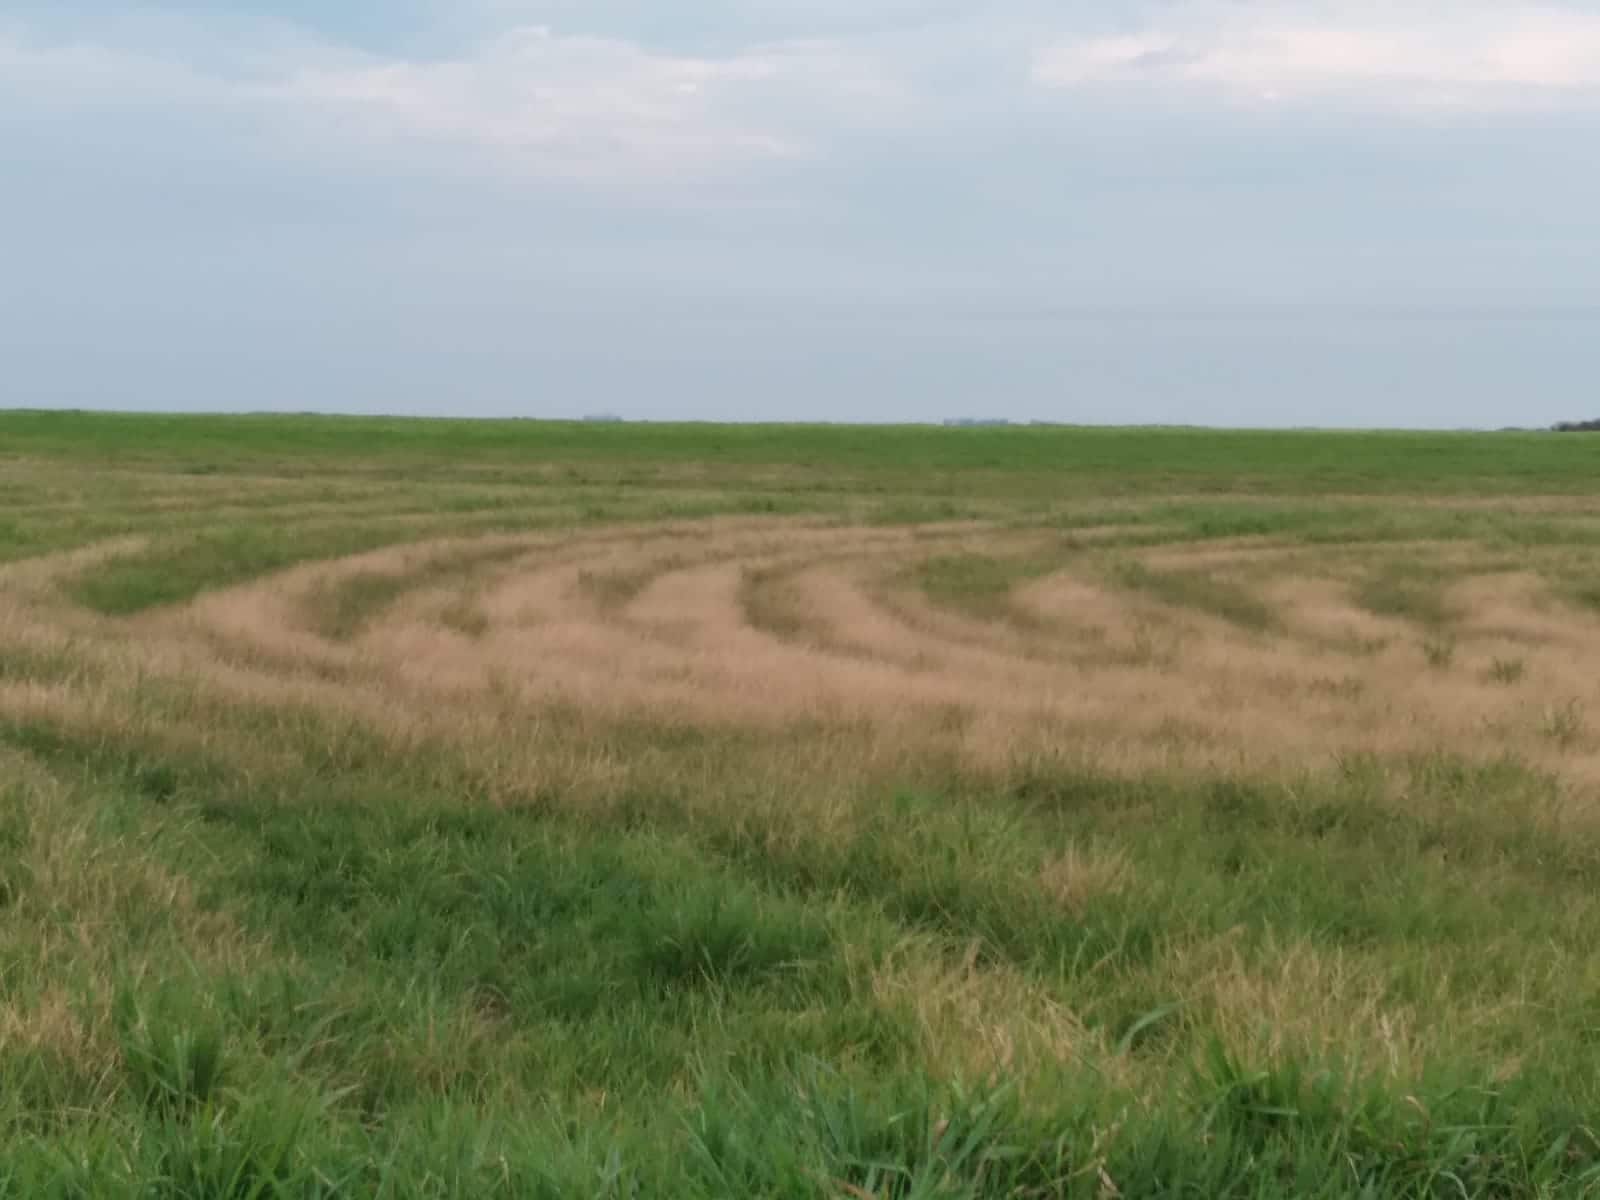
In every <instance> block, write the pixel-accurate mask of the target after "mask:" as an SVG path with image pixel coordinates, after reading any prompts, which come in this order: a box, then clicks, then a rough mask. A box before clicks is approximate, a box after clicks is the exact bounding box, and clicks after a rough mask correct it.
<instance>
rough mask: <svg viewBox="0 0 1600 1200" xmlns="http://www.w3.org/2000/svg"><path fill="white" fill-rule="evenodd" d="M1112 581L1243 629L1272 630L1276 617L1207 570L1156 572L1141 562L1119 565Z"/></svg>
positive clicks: (1249, 595)
mask: <svg viewBox="0 0 1600 1200" xmlns="http://www.w3.org/2000/svg"><path fill="white" fill-rule="evenodd" d="M1112 578H1113V580H1114V581H1115V582H1116V583H1117V584H1119V585H1120V586H1122V587H1125V588H1128V589H1130V590H1132V591H1136V592H1143V593H1145V594H1146V595H1149V596H1152V597H1154V598H1155V599H1157V600H1159V601H1161V602H1162V603H1163V604H1170V605H1172V606H1173V607H1175V608H1188V609H1193V610H1194V611H1196V612H1200V613H1204V614H1206V615H1207V616H1211V617H1218V618H1221V619H1222V620H1224V621H1228V622H1230V623H1232V624H1234V625H1238V626H1240V627H1241V628H1243V629H1249V630H1254V631H1257V632H1260V631H1262V630H1269V629H1273V628H1275V627H1276V625H1277V623H1278V622H1277V617H1276V615H1275V614H1274V613H1273V611H1272V609H1271V608H1270V607H1269V606H1268V605H1266V604H1265V603H1263V602H1262V601H1261V600H1259V599H1257V598H1256V597H1255V596H1253V595H1252V594H1251V593H1250V592H1248V591H1246V590H1245V589H1244V588H1242V587H1240V586H1239V585H1238V584H1236V583H1233V582H1231V581H1229V580H1227V579H1222V578H1219V577H1217V576H1215V575H1213V574H1210V573H1209V572H1206V571H1194V570H1182V571H1167V570H1154V569H1152V568H1150V567H1147V566H1145V565H1144V564H1142V563H1138V562H1124V563H1119V564H1117V566H1116V567H1115V568H1114V569H1113V571H1112Z"/></svg>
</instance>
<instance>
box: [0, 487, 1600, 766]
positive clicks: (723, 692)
mask: <svg viewBox="0 0 1600 1200" xmlns="http://www.w3.org/2000/svg"><path fill="white" fill-rule="evenodd" d="M140 544H141V543H140V542H139V541H137V540H124V541H118V542H111V543H101V544H99V545H95V546H91V547H88V548H87V549H81V550H76V551H72V552H70V553H67V554H62V555H54V556H50V557H47V558H42V559H35V560H32V561H29V562H27V563H24V564H15V565H13V566H11V567H9V568H6V571H5V574H4V576H3V577H0V578H3V581H4V594H5V596H6V597H7V600H6V604H7V607H6V608H5V610H4V612H5V616H4V619H3V620H0V643H10V644H13V645H18V646H29V647H34V648H46V649H48V648H49V647H51V646H53V645H55V646H59V645H65V644H66V639H68V638H70V639H72V643H71V644H72V646H73V653H74V654H75V655H79V656H81V657H82V658H83V660H84V661H85V662H86V663H98V664H99V666H100V669H102V670H104V671H110V672H112V675H111V677H110V678H100V679H98V680H91V679H88V678H84V679H80V680H77V681H75V682H72V681H68V682H61V681H52V682H49V683H47V684H39V683H35V684H30V685H27V686H21V685H16V684H13V685H10V686H7V687H5V688H4V689H0V708H3V709H4V710H5V711H8V712H27V711H29V710H38V709H42V708H47V709H50V710H52V711H55V712H56V713H57V715H60V716H66V715H68V714H70V713H77V714H78V715H79V716H80V717H82V718H83V719H85V720H88V719H90V716H91V714H97V713H98V714H100V716H99V717H96V718H95V719H102V718H105V719H110V718H109V717H107V714H108V713H109V712H110V711H111V710H112V709H114V707H115V706H114V704H112V703H110V701H109V699H108V695H107V691H106V690H107V689H111V690H112V692H113V693H114V690H115V688H116V687H118V686H120V684H119V682H118V681H119V680H126V679H129V678H133V677H137V676H140V675H141V674H152V673H153V674H154V675H157V676H161V677H165V678H169V679H173V680H180V681H185V682H187V683H188V684H191V685H193V686H195V687H198V688H200V689H201V690H206V689H214V690H216V691H217V692H219V693H221V694H223V695H226V696H231V697H233V698H235V699H238V700H250V701H253V702H269V703H279V704H305V705H309V706H314V707H318V708H323V709H332V710H335V711H339V712H343V713H346V714H348V715H350V716H352V717H354V718H359V719H362V720H370V721H372V722H375V723H376V724H377V725H378V726H379V727H380V728H383V729H387V730H389V731H390V732H391V733H392V734H393V736H396V737H401V738H405V739H407V740H410V739H413V738H415V737H417V736H421V735H422V734H423V733H424V732H426V731H428V730H440V729H443V730H447V731H452V733H454V732H458V731H460V730H461V729H462V728H464V727H472V728H478V729H482V730H485V731H487V732H485V733H484V735H483V736H485V737H487V736H498V735H499V734H501V733H502V732H503V730H504V728H505V727H506V710H507V707H508V706H509V709H510V711H511V712H512V713H513V714H515V713H517V712H519V711H520V712H521V714H522V715H521V717H520V718H519V719H522V720H523V721H524V723H525V724H526V719H527V713H528V712H529V711H532V708H533V707H534V706H542V705H547V704H551V703H555V704H558V705H561V706H565V707H567V708H569V709H572V710H576V711H580V712H587V713H590V714H592V716H593V718H594V719H595V720H596V721H598V722H600V723H602V724H604V723H606V722H616V721H626V720H630V719H658V718H659V717H660V716H661V715H662V714H666V713H670V714H674V715H675V716H676V717H678V718H680V719H684V720H688V721H693V722H698V723H701V724H704V725H708V726H710V727H715V728H741V727H744V728H750V729H757V728H760V729H768V730H771V729H777V728H786V727H802V728H807V729H816V728H819V727H826V726H829V725H830V724H831V725H840V724H842V725H846V726H856V725H863V724H864V725H865V727H867V728H869V729H871V730H872V731H873V737H872V738H871V739H869V740H872V741H879V740H885V739H891V738H892V739H899V740H900V741H901V743H902V747H903V753H902V754H899V755H896V757H914V756H915V755H917V754H938V755H940V756H942V757H944V758H946V759H948V756H949V754H950V753H952V752H954V753H955V754H957V755H958V756H959V757H960V758H961V759H963V760H964V761H965V763H966V765H967V766H969V767H971V768H972V769H976V770H980V771H1003V770H1007V769H1010V768H1012V767H1014V766H1016V765H1017V764H1018V763H1019V762H1026V761H1030V760H1037V759H1038V757H1039V756H1041V755H1046V756H1050V757H1052V758H1055V759H1062V758H1074V757H1076V758H1079V759H1082V760H1085V761H1094V762H1097V763H1100V764H1101V765H1118V766H1120V767H1123V768H1126V769H1128V770H1137V769H1141V768H1149V767H1152V766H1157V767H1162V768H1166V767H1182V766H1185V765H1212V766H1215V765H1225V766H1230V767H1233V766H1238V767H1248V768H1257V769H1268V770H1271V769H1299V768H1304V767H1305V766H1308V765H1315V764H1316V763H1318V762H1331V761H1334V760H1336V759H1339V758H1341V757H1343V756H1348V755H1350V754H1353V753H1362V752H1370V753H1379V754H1395V753H1400V754H1404V753H1418V752H1427V751H1431V750H1436V749H1440V748H1450V749H1457V750H1461V751H1463V752H1465V753H1467V754H1469V755H1472V754H1478V753H1481V754H1485V755H1494V754H1503V753H1517V754H1519V755H1523V756H1525V757H1526V758H1527V759H1528V760H1529V761H1531V762H1534V763H1537V764H1540V765H1543V766H1547V767H1549V768H1551V769H1553V770H1556V771H1558V772H1562V773H1565V774H1567V775H1568V776H1569V777H1571V778H1572V779H1574V780H1582V781H1587V780H1589V779H1591V778H1593V777H1594V776H1595V775H1596V774H1597V773H1600V742H1597V741H1596V737H1595V734H1594V732H1593V731H1591V730H1590V729H1589V728H1588V726H1587V724H1586V723H1585V722H1584V721H1583V720H1582V719H1581V714H1582V713H1583V712H1584V711H1585V710H1587V709H1589V708H1592V707H1594V706H1595V705H1596V702H1597V701H1600V685H1597V684H1596V675H1595V672H1594V670H1593V664H1595V663H1596V662H1600V622H1596V621H1595V620H1594V619H1593V618H1592V617H1591V616H1590V615H1589V614H1586V613H1583V612H1580V611H1578V610H1575V609H1573V608H1571V607H1569V606H1567V605H1565V604H1562V603H1561V602H1560V601H1559V600H1558V599H1557V598H1556V596H1555V594H1554V592H1553V591H1552V590H1551V587H1550V586H1549V585H1548V584H1547V583H1546V582H1545V580H1544V578H1543V576H1541V575H1539V574H1537V573H1536V572H1534V571H1532V570H1527V571H1522V572H1518V573H1514V574H1506V573H1504V572H1503V571H1500V570H1498V569H1490V570H1487V571H1485V572H1482V573H1476V574H1475V573H1474V572H1473V564H1474V562H1475V561H1476V562H1481V563H1483V564H1484V566H1485V567H1488V568H1494V567H1495V566H1496V562H1495V561H1494V560H1492V559H1490V560H1485V559H1483V558H1482V556H1480V557H1479V558H1478V559H1474V557H1473V555H1472V553H1471V551H1470V548H1467V549H1463V548H1462V547H1461V546H1460V545H1457V544H1439V545H1433V546H1430V545H1427V544H1419V545H1418V546H1416V547H1408V548H1407V552H1408V554H1413V555H1416V556H1421V558H1422V560H1424V561H1426V560H1427V556H1428V555H1430V554H1432V555H1433V556H1434V559H1435V561H1436V562H1437V563H1439V564H1444V565H1447V566H1448V569H1449V571H1450V572H1451V575H1452V577H1453V578H1455V579H1456V580H1457V581H1456V582H1455V583H1453V584H1451V585H1450V588H1449V591H1448V596H1449V600H1450V606H1451V609H1452V611H1454V612H1455V613H1456V614H1458V615H1457V619H1456V620H1455V621H1454V623H1453V625H1452V626H1451V628H1450V629H1449V630H1448V636H1449V638H1450V639H1451V643H1450V647H1451V648H1450V654H1449V656H1448V657H1447V658H1446V657H1443V656H1441V655H1438V654H1430V653H1429V652H1428V651H1429V642H1428V638H1429V637H1431V636H1437V635H1433V634H1429V633H1428V632H1427V631H1424V630H1422V629H1420V628H1418V627H1414V626H1413V625H1411V623H1409V622H1408V621H1405V620H1402V619H1399V618H1396V617H1387V616H1379V615H1376V614H1374V613H1371V612H1368V611H1366V610H1365V609H1363V608H1361V607H1360V606H1359V605H1358V604H1357V603H1356V600H1355V598H1354V593H1353V591H1352V588H1353V583H1352V582H1351V580H1352V578H1353V574H1354V572H1355V569H1356V564H1358V563H1359V561H1360V552H1359V551H1345V552H1330V553H1328V554H1320V555H1319V556H1318V557H1317V558H1316V559H1311V558H1309V557H1308V554H1307V552H1306V551H1305V550H1304V549H1303V548H1301V549H1299V550H1296V549H1294V548H1292V547H1285V546H1283V545H1281V544H1278V543H1274V542H1270V541H1266V540H1263V539H1238V540H1236V541H1233V542H1228V543H1225V544H1219V545H1211V546H1209V547H1206V548H1201V549H1197V548H1173V547H1156V548H1153V549H1149V550H1145V551H1130V552H1118V553H1119V555H1120V556H1121V557H1122V558H1123V559H1127V558H1131V559H1132V560H1133V561H1136V562H1141V563H1143V564H1145V565H1162V566H1168V567H1170V566H1172V565H1174V564H1181V565H1182V566H1183V567H1184V568H1185V569H1187V570H1198V569H1201V568H1202V566H1203V567H1204V569H1205V570H1206V571H1207V572H1209V573H1210V574H1211V575H1212V576H1213V577H1215V578H1217V579H1220V580H1225V581H1227V582H1229V584H1230V585H1232V586H1237V587H1239V588H1242V589H1245V590H1247V591H1248V592H1250V593H1251V594H1253V595H1256V596H1259V597H1260V598H1261V599H1262V600H1263V601H1264V602H1265V603H1266V604H1267V605H1268V606H1269V607H1270V609H1271V611H1272V612H1273V613H1274V614H1275V615H1276V617H1277V618H1278V626H1277V627H1276V628H1275V629H1273V630H1269V631H1253V630H1243V629H1240V628H1238V627H1235V626H1232V625H1230V624H1229V623H1228V622H1226V621H1223V620H1221V619H1219V618H1216V617H1212V616H1209V615H1207V614H1205V613H1203V612H1200V611H1198V610H1194V609H1189V608H1177V607H1173V606H1171V605H1169V604H1166V603H1164V602H1163V601H1162V600H1160V599H1158V598H1156V597H1154V596H1152V595H1149V594H1146V593H1142V592H1139V593H1136V592H1130V591H1126V590H1123V589H1121V588H1119V587H1117V586H1115V585H1114V584H1113V583H1110V582H1108V581H1107V576H1106V573H1105V569H1104V561H1103V559H1102V558H1100V557H1098V553H1099V552H1095V551H1088V552H1086V554H1085V556H1084V557H1083V558H1082V559H1081V560H1079V559H1074V560H1072V561H1074V562H1079V564H1080V565H1078V566H1073V567H1070V568H1068V569H1064V570H1060V571H1057V572H1055V573H1054V574H1051V575H1048V576H1046V577H1044V578H1039V579H1034V580H1032V581H1027V582H1021V583H1019V584H1018V585H1017V586H1016V587H1015V589H1014V590H1013V592H1012V594H1011V595H1010V596H1009V597H1008V598H1007V600H1006V603H1005V605H1003V606H1002V607H1001V608H999V609H997V610H996V613H995V615H994V616H992V617H988V618H986V617H984V616H981V615H978V614H976V613H972V612H967V611H956V610H954V609H951V608H947V607H944V606H942V605H940V604H936V603H935V602H933V601H932V600H931V599H930V598H929V597H928V596H927V595H925V594H923V593H921V592H920V591H919V590H918V589H917V588H916V586H915V585H914V584H913V583H912V582H909V580H910V579H911V578H912V577H911V576H909V575H908V574H907V568H908V567H910V566H914V565H915V564H917V563H919V562H922V561H925V560H927V559H929V558H932V557H934V556H937V555H943V554H950V553H962V552H965V553H979V554H996V553H1004V554H1023V553H1027V552H1030V551H1034V550H1037V549H1038V547H1039V545H1040V542H1039V539H1038V536H1037V535H1035V534H1018V533H1016V532H1014V531H1008V530H1004V529H1000V528H991V527H986V526H983V525H975V524H972V523H965V524H958V525H947V526H932V527H919V528H913V529H907V528H883V527H851V526H846V525H839V524H835V523H828V522H819V521H815V520H803V521H801V520H797V521H785V520H773V519H763V518H737V519H721V520H713V521H704V522H667V523H662V524H660V525H655V526H621V527H613V528H608V529H604V530H600V531H595V532H590V533H585V534H583V535H563V534H540V535H528V536H517V537H512V536H496V537H489V538H483V539H464V540H463V539H454V540H442V541H434V542H427V543H419V544H415V545H410V546H404V547H399V548H393V549H387V550H382V551H378V552H375V553H371V554H363V555H358V556H352V557H350V558H346V559H342V560H335V561H332V562H319V563H313V564H308V565H304V566H300V567H296V568H293V569H291V570H289V571H285V572H283V573H281V574H278V575H276V576H272V577H269V578H266V579H263V580H259V581H256V582H253V583H250V584H247V585H244V586H240V587H234V588H228V589H225V590H221V591H217V592H212V593H208V594H205V595H202V596H201V597H200V598H199V599H197V600H195V601H193V602H192V603H190V604H188V605H185V606H182V607H180V608H177V609H174V610H166V611H161V612H158V613H155V614H151V615H148V616H146V617H141V618H137V619H134V620H133V621H131V622H129V621H123V622H120V623H115V622H111V621H108V620H105V619H102V618H97V617H94V616H92V615H90V614H87V613H85V612H83V611H82V610H78V609H76V608H73V607H71V606H68V605H65V604H63V603H62V602H61V601H60V599H59V597H58V595H57V594H56V593H55V592H54V591H52V585H53V583H54V582H55V581H56V580H58V579H60V578H61V577H62V576H63V574H64V573H70V572H73V571H78V570H83V569H87V568H88V567H90V566H92V565H93V564H95V563H97V562H101V561H105V560H106V559H107V558H108V557H110V556H114V555H118V554H125V553H131V552H134V551H136V550H137V549H138V548H139V546H140ZM1313 563H1320V570H1319V569H1316V568H1315V567H1314V566H1313V565H1312V564H1313ZM441 564H443V566H441ZM451 564H455V566H454V567H452V566H451ZM371 574H380V575H382V576H384V577H386V578H390V579H393V580H396V581H397V590H398V591H399V593H400V594H399V595H398V598H397V599H396V600H395V602H394V603H392V604H389V605H388V606H386V607H385V608H383V609H382V610H381V611H379V612H376V613H375V614H374V615H373V618H372V620H371V621H370V623H368V624H366V625H364V626H363V627H362V629H361V632H360V634H359V636H357V637H356V638H354V639H353V640H350V641H348V642H336V641H331V640H329V639H328V638H327V637H325V636H322V635H320V634H319V633H318V632H317V631H316V629H315V628H314V627H313V626H314V622H310V621H308V618H307V615H306V614H307V606H308V605H310V604H313V603H314V602H315V598H316V597H317V596H319V595H322V594H325V593H326V590H327V589H328V588H330V587H334V586H337V585H338V584H339V583H340V581H342V580H348V579H351V578H353V577H356V576H360V575H371ZM410 577H415V579H416V580H417V582H416V585H415V586H414V587H409V586H407V585H406V583H405V581H406V580H407V579H408V578H410ZM752 579H756V580H758V581H759V584H760V588H761V591H760V592H756V591H753V590H752V585H751V580H752ZM596 580H601V581H605V582H603V584H602V585H597V583H596ZM758 604H759V605H764V606H765V607H764V608H763V609H762V610H761V611H760V612H753V608H754V607H755V606H757V605H758ZM778 608H781V619H777V618H774V617H773V616H772V613H773V611H775V610H776V609H778ZM468 610H469V611H470V612H471V614H472V617H473V624H472V626H471V628H463V627H462V625H461V623H460V621H459V620H456V619H452V618H451V615H450V614H452V613H458V612H461V611H468ZM130 631H136V632H137V636H136V637H134V638H130V637H129V636H128V634H129V632H130ZM1511 657H1515V658H1516V660H1517V661H1518V662H1519V663H1520V664H1521V666H1520V668H1519V672H1520V673H1519V674H1518V675H1517V676H1516V678H1517V680H1526V681H1528V682H1526V683H1522V682H1514V683H1512V684H1510V685H1508V684H1507V683H1506V682H1505V679H1504V677H1503V673H1502V679H1501V680H1499V681H1496V679H1494V678H1493V677H1492V675H1493V667H1494V664H1495V663H1496V662H1499V661H1504V660H1506V659H1508V658H1511ZM1535 684H1536V686H1535ZM96 692H99V695H98V696H96V695H95V693H96ZM548 752H549V747H539V753H541V754H545V755H548ZM529 753H533V750H532V748H531V747H530V749H529ZM597 769H599V768H597ZM601 773H602V774H606V775H608V776H609V775H611V774H613V771H612V768H610V767H606V768H603V769H602V770H601ZM561 774H563V775H565V774H566V772H565V771H563V772H561Z"/></svg>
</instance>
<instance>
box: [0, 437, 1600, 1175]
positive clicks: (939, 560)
mask: <svg viewBox="0 0 1600 1200" xmlns="http://www.w3.org/2000/svg"><path fill="white" fill-rule="evenodd" d="M1597 455H1600V444H1597V443H1595V442H1593V441H1591V440H1589V439H1587V438H1586V437H1584V436H1582V435H1570V436H1558V435H1550V434H1544V435H1541V434H1387V433H1374V434H1354V433H1351V434H1332V433H1223V432H1201V431H1193V430H1085V429H1071V428H1020V429H975V430H943V429H925V428H915V429H913V428H892V429H891V428H880V429H856V428H823V427H782V426H765V427H763V426H750V427H723V426H632V425H581V424H554V423H552V424H546V423H532V422H422V421H398V420H359V419H345V418H315V417H189V418H181V417H133V416H105V415H86V414H46V413H10V414H0V498H3V505H0V1081H3V1087H0V1197H13V1196H14V1197H18V1198H22V1197H28V1198H32V1197H53V1196H58V1197H130V1198H131V1197H190V1198H193V1200H201V1198H206V1200H209V1198H212V1197H251V1198H260V1200H269V1198H270V1200H278V1198H288V1197H294V1198H296V1200H299V1198H302V1197H303V1198H307V1200H309V1198H312V1197H326V1198H331V1197H357V1196H361V1197H366V1196H382V1197H392V1198H394V1200H410V1198H412V1197H418V1198H420V1197H440V1198H444V1197H451V1198H454V1197H461V1198H467V1197H474V1198H475V1197H494V1196H500V1197H508V1198H510V1197H518V1198H520V1197H568V1196H581V1197H634V1196H639V1197H652V1196H671V1197H707V1198H710V1197H727V1196H771V1197H812V1196H815V1197H839V1198H843V1197H856V1198H859V1200H864V1198H866V1197H907V1198H909V1197H916V1198H918V1200H923V1198H931V1197H950V1198H954V1197H973V1198H977V1197H985V1198H987V1197H997V1198H998V1197H1013V1196H1083V1197H1097V1198H1101V1197H1115V1196H1124V1197H1136V1196H1157V1195H1160V1196H1179V1195H1182V1196H1194V1197H1223V1196H1237V1197H1257V1196H1259V1197H1271V1196H1281V1195H1295V1196H1327V1197H1333V1196H1387V1195H1399V1196H1418V1197H1421V1196H1468V1197H1478V1196H1484V1197H1489V1196H1495V1197H1510V1196H1545V1195H1548V1196H1558V1195H1573V1196H1578V1195H1587V1194H1592V1193H1593V1192H1595V1191H1596V1190H1600V1133H1597V1130H1600V1070H1597V1067H1600V956H1596V955H1595V954H1594V953H1593V949H1592V948H1593V946H1594V945H1595V943H1596V930H1597V929H1600V890H1597V886H1596V885H1597V883H1600V803H1597V802H1600V558H1597V553H1600V491H1597V486H1596V478H1597V466H1600V457H1597Z"/></svg>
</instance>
